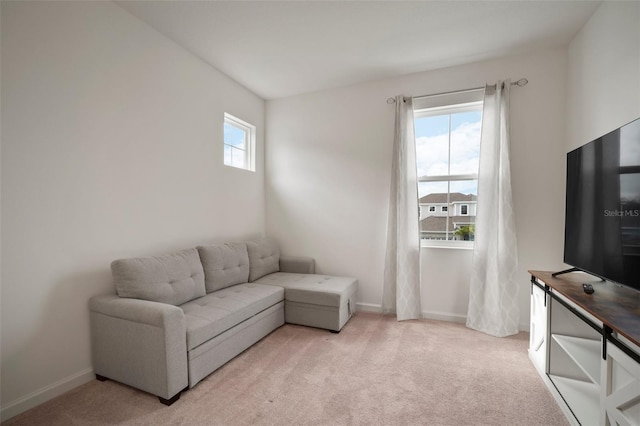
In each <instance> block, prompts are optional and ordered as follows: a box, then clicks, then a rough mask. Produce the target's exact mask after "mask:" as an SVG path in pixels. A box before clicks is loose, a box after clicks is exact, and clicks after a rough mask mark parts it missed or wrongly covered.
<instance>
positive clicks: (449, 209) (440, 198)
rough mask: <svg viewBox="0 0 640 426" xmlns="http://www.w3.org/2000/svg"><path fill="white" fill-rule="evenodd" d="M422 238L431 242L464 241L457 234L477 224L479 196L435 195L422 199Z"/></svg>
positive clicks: (454, 193)
mask: <svg viewBox="0 0 640 426" xmlns="http://www.w3.org/2000/svg"><path fill="white" fill-rule="evenodd" d="M419 202H420V238H423V239H429V240H445V239H449V240H451V239H464V238H462V237H460V236H456V235H455V232H456V231H457V230H458V229H460V228H461V227H462V226H469V225H473V224H475V222H476V207H477V196H476V195H473V194H461V193H459V192H452V193H449V194H447V193H434V194H427V195H425V196H424V197H422V198H420V201H419Z"/></svg>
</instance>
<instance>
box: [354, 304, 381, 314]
mask: <svg viewBox="0 0 640 426" xmlns="http://www.w3.org/2000/svg"><path fill="white" fill-rule="evenodd" d="M356 311H360V312H375V313H376V314H381V313H382V306H381V305H374V304H371V303H356Z"/></svg>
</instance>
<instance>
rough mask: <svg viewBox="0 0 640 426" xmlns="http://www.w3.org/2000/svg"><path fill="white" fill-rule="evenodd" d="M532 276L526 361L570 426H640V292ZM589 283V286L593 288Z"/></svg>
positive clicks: (551, 276) (540, 274) (548, 274)
mask: <svg viewBox="0 0 640 426" xmlns="http://www.w3.org/2000/svg"><path fill="white" fill-rule="evenodd" d="M529 272H530V273H531V329H530V341H529V358H530V359H531V361H532V363H533V364H534V366H535V368H536V369H537V370H538V372H539V373H540V375H541V376H542V378H543V380H544V382H545V383H546V385H547V387H548V388H549V390H550V391H551V393H552V394H553V396H554V397H555V399H556V401H557V402H558V404H559V406H560V407H561V408H562V410H563V411H564V413H565V415H566V417H567V419H568V420H569V421H570V422H571V423H572V424H574V425H580V424H582V425H593V424H598V425H605V426H609V425H637V426H640V292H638V291H635V290H632V289H630V288H627V287H620V286H617V285H615V284H613V283H611V282H607V281H604V282H602V283H599V284H598V291H597V292H596V293H594V294H586V293H585V292H584V291H583V290H582V283H583V282H585V278H584V276H580V275H575V276H566V277H562V278H556V276H555V275H554V273H552V272H546V271H529ZM592 281H594V280H592Z"/></svg>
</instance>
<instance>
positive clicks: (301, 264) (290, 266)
mask: <svg viewBox="0 0 640 426" xmlns="http://www.w3.org/2000/svg"><path fill="white" fill-rule="evenodd" d="M280 271H281V272H293V273H297V274H315V272H316V263H315V261H314V260H313V258H311V257H305V256H282V255H281V256H280Z"/></svg>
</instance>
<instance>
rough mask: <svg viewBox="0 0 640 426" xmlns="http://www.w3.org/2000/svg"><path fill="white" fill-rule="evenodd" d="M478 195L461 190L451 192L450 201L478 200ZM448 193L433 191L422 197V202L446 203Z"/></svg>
mask: <svg viewBox="0 0 640 426" xmlns="http://www.w3.org/2000/svg"><path fill="white" fill-rule="evenodd" d="M477 199H478V197H477V196H476V195H473V194H461V193H459V192H452V193H450V194H449V202H450V203H455V202H460V201H476V200H477ZM446 203H447V193H446V192H444V193H433V194H427V195H425V196H424V197H422V198H420V204H446Z"/></svg>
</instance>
